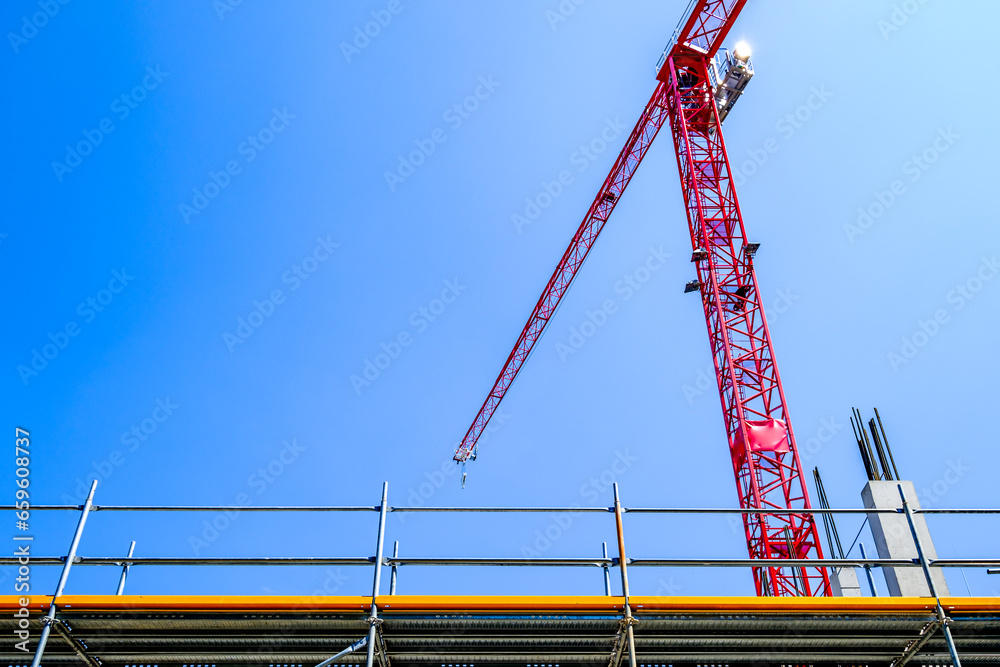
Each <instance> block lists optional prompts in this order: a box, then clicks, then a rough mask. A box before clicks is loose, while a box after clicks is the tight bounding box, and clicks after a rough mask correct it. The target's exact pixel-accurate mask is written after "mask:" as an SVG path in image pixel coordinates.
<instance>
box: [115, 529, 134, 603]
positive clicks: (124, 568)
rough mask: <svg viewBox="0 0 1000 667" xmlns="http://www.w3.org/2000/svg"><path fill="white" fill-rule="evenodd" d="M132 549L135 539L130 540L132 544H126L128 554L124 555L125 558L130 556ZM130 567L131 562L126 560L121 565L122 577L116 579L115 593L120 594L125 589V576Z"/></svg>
mask: <svg viewBox="0 0 1000 667" xmlns="http://www.w3.org/2000/svg"><path fill="white" fill-rule="evenodd" d="M134 551H135V540H132V544H130V545H128V556H126V558H131V557H132V553H133V552H134ZM130 567H132V564H131V563H128V562H126V563H125V564H124V565H122V577H121V579H119V580H118V590H117V591H115V595H121V594H122V593H123V592H124V591H125V577H127V576H128V569H129V568H130Z"/></svg>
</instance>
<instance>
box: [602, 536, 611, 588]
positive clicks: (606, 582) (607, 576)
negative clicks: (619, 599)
mask: <svg viewBox="0 0 1000 667" xmlns="http://www.w3.org/2000/svg"><path fill="white" fill-rule="evenodd" d="M601 551H602V553H603V554H604V560H607V559H608V543H607V542H601ZM604 594H605V595H611V568H609V567H608V564H607V563H605V564H604Z"/></svg>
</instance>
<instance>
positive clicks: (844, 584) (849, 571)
mask: <svg viewBox="0 0 1000 667" xmlns="http://www.w3.org/2000/svg"><path fill="white" fill-rule="evenodd" d="M830 586H832V587H833V594H834V595H835V596H837V597H842V598H859V597H861V584H859V583H858V571H857V570H855V569H854V568H853V567H850V566H847V567H831V568H830Z"/></svg>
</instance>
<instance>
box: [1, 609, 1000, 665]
mask: <svg viewBox="0 0 1000 667" xmlns="http://www.w3.org/2000/svg"><path fill="white" fill-rule="evenodd" d="M50 602H51V598H50V597H42V596H33V597H32V598H31V604H30V611H31V621H30V628H29V629H30V633H31V636H32V637H33V638H37V637H38V635H39V633H40V632H41V629H42V628H41V626H42V623H41V617H42V614H43V613H45V612H46V611H47V610H48V608H49V603H50ZM624 602H625V600H624V598H622V597H616V596H594V597H502V596H501V597H471V596H469V597H466V596H455V597H451V596H447V597H446V596H409V595H394V596H380V597H378V599H377V601H376V605H377V607H378V612H379V616H380V619H381V622H380V624H379V631H380V634H381V638H382V642H381V645H382V646H383V647H384V656H379V658H378V661H379V662H383V661H385V662H386V663H389V664H392V665H395V666H396V667H401V666H403V665H431V664H433V665H442V666H445V667H458V666H461V667H473V666H474V665H476V664H482V665H485V664H490V665H512V666H513V665H518V666H520V667H523V666H525V665H528V666H545V667H549V666H555V665H559V666H560V667H572V666H573V665H594V664H603V665H608V664H610V663H611V662H612V659H613V657H614V654H615V650H616V646H619V645H620V644H621V642H622V640H621V630H622V627H623V623H622V619H623V610H624ZM941 603H942V605H943V607H944V608H945V609H946V610H947V612H948V616H949V618H950V619H951V627H952V631H953V633H954V637H955V641H956V643H957V645H958V650H959V652H960V654H961V658H962V661H963V662H964V663H965V664H979V663H1000V598H968V597H962V598H942V599H941ZM935 604H936V602H935V599H934V598H758V597H731V598H730V597H726V598H722V597H638V596H633V597H632V598H631V607H632V610H633V615H634V618H635V620H636V622H635V624H634V625H633V628H634V631H635V644H636V656H637V658H638V662H639V664H641V665H673V666H675V667H682V666H685V667H686V666H688V665H690V666H692V667H694V666H695V665H720V666H721V665H749V664H752V665H754V666H755V667H760V666H763V665H795V664H797V665H815V666H817V667H820V666H826V665H830V666H833V665H843V666H845V667H846V666H847V665H852V666H854V665H889V664H890V663H893V662H894V661H896V660H897V659H899V658H900V657H901V656H903V655H904V653H906V651H907V649H908V648H910V649H912V648H913V647H914V646H915V642H918V641H919V640H920V639H921V637H922V633H927V634H929V635H930V638H929V639H927V640H926V642H925V643H923V644H922V645H921V646H920V648H919V650H918V651H916V652H912V653H911V659H910V664H911V665H941V664H950V659H949V655H948V651H947V648H946V646H945V642H944V640H943V638H942V636H941V633H939V632H933V631H931V632H929V633H928V629H930V628H933V624H934V622H935V620H936V618H937V617H936V615H935ZM370 605H371V598H370V597H243V596H235V597H215V596H183V597H173V596H143V595H133V596H127V595H120V596H62V597H60V599H59V607H60V611H59V617H58V620H57V621H55V623H54V628H53V632H52V639H51V640H50V642H49V645H48V650H47V651H46V654H45V659H44V664H46V665H52V666H53V667H55V666H57V665H58V666H62V665H66V666H71V665H72V666H73V667H79V666H80V665H87V666H89V667H96V666H97V665H136V666H146V665H148V666H150V667H152V666H154V665H155V666H158V667H174V666H181V665H185V666H190V667H194V666H195V665H198V666H202V665H204V666H206V667H207V666H209V665H247V666H249V665H269V666H271V665H274V666H277V665H302V666H303V667H311V666H313V665H316V664H318V663H320V662H322V661H324V660H326V659H328V658H330V657H331V656H333V655H334V654H336V653H338V652H339V651H341V650H342V649H344V648H345V647H347V646H349V645H351V644H352V643H354V642H356V641H358V639H359V638H361V637H363V636H365V634H366V633H367V632H368V630H369V622H370ZM0 607H2V609H3V612H4V613H3V616H2V620H0V626H2V632H3V634H5V635H6V636H7V637H8V638H10V637H12V636H14V635H13V634H12V631H13V630H14V629H15V627H16V619H15V618H14V617H13V612H15V611H16V610H17V609H18V608H19V602H18V598H17V597H15V596H4V597H0ZM13 641H16V640H13ZM13 641H12V640H11V639H8V640H7V641H6V642H4V645H3V647H2V649H0V657H2V659H3V661H4V662H3V663H2V664H4V665H27V664H28V662H29V661H30V659H31V653H23V652H18V651H14V650H13V648H12V645H13ZM364 662H365V652H364V651H363V650H362V651H358V652H356V653H353V654H349V655H346V656H344V657H342V658H340V659H338V660H337V663H338V664H361V663H364ZM383 667H387V665H385V664H383Z"/></svg>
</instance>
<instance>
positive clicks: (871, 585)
mask: <svg viewBox="0 0 1000 667" xmlns="http://www.w3.org/2000/svg"><path fill="white" fill-rule="evenodd" d="M858 548H859V549H861V557H862V558H868V555H867V554H865V543H864V542H858ZM865 576H866V577H867V578H868V588H870V589H872V597H873V598H877V597H878V589H877V588H875V577H873V576H872V566H871V565H865Z"/></svg>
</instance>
